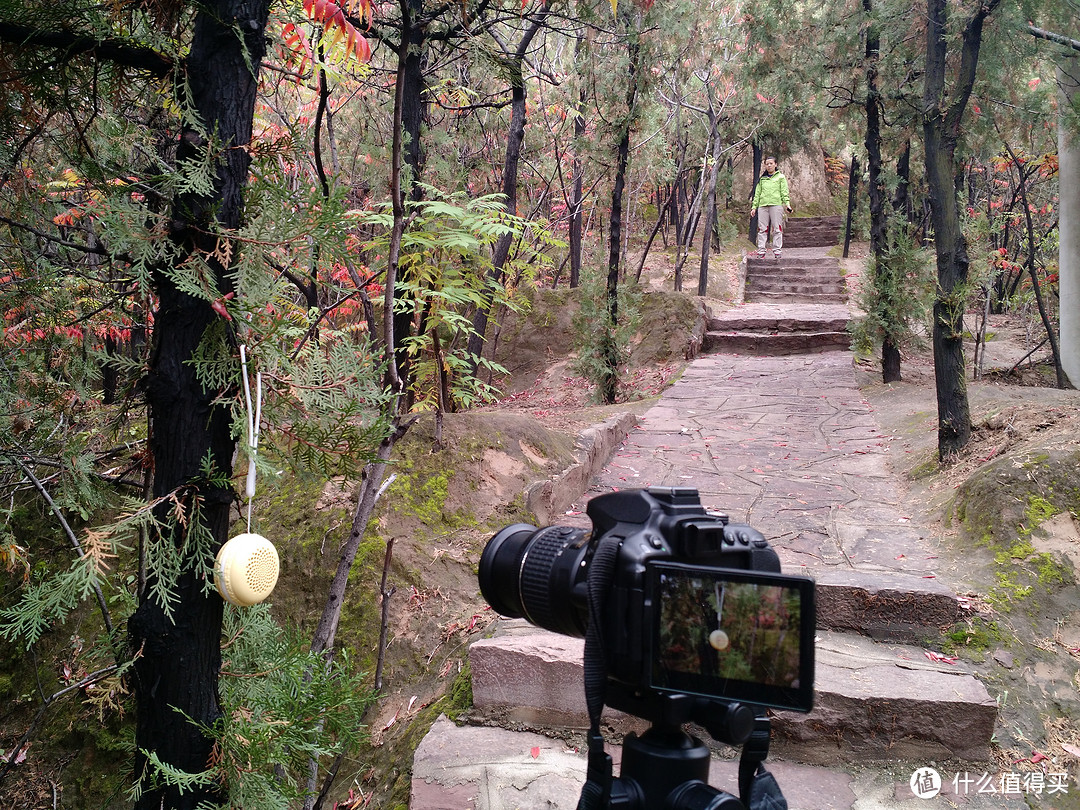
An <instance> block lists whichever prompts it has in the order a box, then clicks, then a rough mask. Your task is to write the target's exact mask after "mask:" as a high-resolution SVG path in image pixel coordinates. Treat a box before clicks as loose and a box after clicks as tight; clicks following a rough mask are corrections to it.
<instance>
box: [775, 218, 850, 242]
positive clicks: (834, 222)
mask: <svg viewBox="0 0 1080 810" xmlns="http://www.w3.org/2000/svg"><path fill="white" fill-rule="evenodd" d="M840 231H841V219H840V217H838V216H833V217H790V218H789V219H788V221H787V222H786V223H784V247H831V246H833V245H837V244H839V243H840Z"/></svg>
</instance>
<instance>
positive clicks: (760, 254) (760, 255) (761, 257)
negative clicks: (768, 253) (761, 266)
mask: <svg viewBox="0 0 1080 810" xmlns="http://www.w3.org/2000/svg"><path fill="white" fill-rule="evenodd" d="M757 257H758V258H759V259H764V258H765V251H764V250H759V251H758V252H757Z"/></svg>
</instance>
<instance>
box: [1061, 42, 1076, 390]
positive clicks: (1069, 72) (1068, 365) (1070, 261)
mask: <svg viewBox="0 0 1080 810" xmlns="http://www.w3.org/2000/svg"><path fill="white" fill-rule="evenodd" d="M1057 78H1058V87H1059V88H1060V90H1059V92H1058V110H1059V113H1058V172H1059V181H1058V185H1059V188H1060V211H1059V216H1058V235H1059V247H1058V251H1059V252H1058V262H1059V265H1060V268H1061V269H1060V281H1059V289H1060V296H1061V298H1060V303H1059V306H1060V309H1061V312H1060V315H1059V318H1060V320H1061V366H1062V370H1063V371H1064V373H1065V377H1066V378H1067V380H1068V383H1069V385H1070V386H1071V387H1073V388H1077V387H1080V143H1078V142H1077V137H1076V134H1075V133H1073V132H1070V130H1069V127H1068V125H1067V124H1066V118H1067V111H1068V110H1070V109H1072V110H1075V109H1076V108H1077V106H1078V105H1080V57H1076V56H1072V57H1069V58H1067V59H1062V60H1061V62H1060V64H1059V65H1058V69H1057Z"/></svg>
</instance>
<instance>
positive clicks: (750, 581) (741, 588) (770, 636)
mask: <svg viewBox="0 0 1080 810" xmlns="http://www.w3.org/2000/svg"><path fill="white" fill-rule="evenodd" d="M646 568H647V570H648V572H649V573H648V578H649V583H648V588H647V593H650V594H652V595H653V598H654V599H656V600H657V604H654V605H653V610H652V615H653V617H654V623H653V628H652V651H651V652H652V661H653V671H652V687H653V688H654V689H657V690H659V691H663V692H681V693H692V694H697V695H704V696H706V697H714V698H722V699H725V700H732V701H740V702H746V703H755V704H759V705H763V706H770V707H775V708H783V709H794V710H796V711H810V709H811V708H812V705H813V698H814V627H815V618H816V617H815V610H814V582H813V580H811V579H808V578H806V577H794V576H784V575H781V574H765V573H757V572H752V571H742V570H732V569H718V568H709V567H702V566H697V565H687V564H680V563H671V562H651V563H650V564H648V565H647V566H646Z"/></svg>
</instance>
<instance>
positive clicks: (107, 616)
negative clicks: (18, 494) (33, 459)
mask: <svg viewBox="0 0 1080 810" xmlns="http://www.w3.org/2000/svg"><path fill="white" fill-rule="evenodd" d="M11 458H12V459H13V460H14V461H15V463H16V464H17V465H18V466H19V468H20V469H21V470H22V471H23V474H24V475H25V476H26V477H27V478H29V479H30V480H31V482H33V484H34V488H35V489H37V491H38V492H39V493H40V494H41V497H42V498H44V499H45V503H47V504H48V505H49V509H50V510H52V513H53V515H54V516H55V517H56V520H57V521H58V522H59V523H60V526H61V528H62V529H63V530H64V534H66V535H67V538H68V540H69V541H70V542H71V545H72V546H73V547H74V548H75V551H76V553H78V555H79V557H80V558H81V557H84V556H86V552H85V551H84V550H83V547H82V544H81V543H79V538H78V537H76V536H75V532H74V531H72V528H71V526H70V525H69V524H68V522H67V520H65V519H64V515H63V514H62V513H61V512H60V507H58V506H57V505H56V502H55V501H54V500H53V499H52V496H51V495H49V491H48V490H47V489H45V485H44V484H42V483H41V481H40V480H39V479H38V477H37V476H36V475H34V471H33V470H31V469H30V467H29V466H27V465H26V464H24V463H23V461H22V459H20V458H19V457H18V456H12V457H11ZM93 589H94V595H95V597H97V603H98V607H99V608H100V609H101V617H102V620H103V621H104V622H105V629H106V630H107V631H108V633H109V638H110V639H113V637H114V635H115V630H114V628H113V622H112V614H111V613H109V605H108V603H107V602H106V601H105V594H104V593H102V591H101V586H100V585H99V584H98V583H96V582H95V583H94V584H93ZM115 652H116V654H117V660H119V657H120V651H119V650H118V649H117V650H115Z"/></svg>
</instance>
